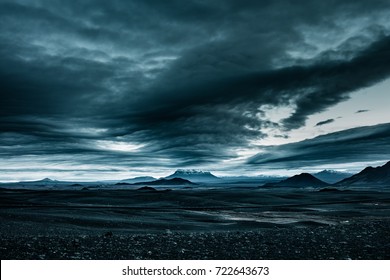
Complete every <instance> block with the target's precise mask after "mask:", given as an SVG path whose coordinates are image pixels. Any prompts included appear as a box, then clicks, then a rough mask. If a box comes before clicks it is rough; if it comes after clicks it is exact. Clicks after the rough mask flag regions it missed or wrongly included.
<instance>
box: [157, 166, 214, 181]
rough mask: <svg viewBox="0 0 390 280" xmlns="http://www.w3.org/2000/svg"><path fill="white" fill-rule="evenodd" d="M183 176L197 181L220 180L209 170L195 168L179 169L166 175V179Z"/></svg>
mask: <svg viewBox="0 0 390 280" xmlns="http://www.w3.org/2000/svg"><path fill="white" fill-rule="evenodd" d="M173 178H181V179H185V180H189V181H191V182H196V183H207V182H216V181H218V180H220V178H218V177H217V176H214V175H213V174H211V173H210V172H208V171H201V170H193V169H178V170H176V171H175V173H173V174H171V175H169V176H167V177H165V179H173Z"/></svg>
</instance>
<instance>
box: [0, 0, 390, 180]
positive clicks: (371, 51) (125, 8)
mask: <svg viewBox="0 0 390 280" xmlns="http://www.w3.org/2000/svg"><path fill="white" fill-rule="evenodd" d="M0 83H1V90H0V181H14V180H33V179H40V178H43V177H51V178H53V179H67V180H71V179H72V180H73V179H78V180H96V179H114V178H115V179H121V178H126V177H133V176H138V175H153V176H157V177H158V176H164V175H168V174H169V173H171V172H172V171H174V170H175V169H177V168H196V169H202V170H210V171H212V172H214V173H215V174H217V175H235V174H236V175H244V174H248V175H259V174H293V173H295V172H298V171H302V170H305V171H315V170H320V169H323V168H331V169H338V170H348V171H358V170H360V169H362V168H363V167H365V166H366V165H380V164H382V163H384V162H386V161H388V160H390V152H389V151H390V149H389V148H390V146H389V145H390V113H389V110H388V104H390V93H389V89H390V2H389V1H388V0H384V1H377V0H367V1H358V0H353V1H352V0H351V1H340V0H339V1H286V0H283V1H278V0H272V1H255V0H253V1H249V0H248V1H246V0H241V1H233V0H232V1H227V0H223V1H222V0H220V1H219V0H207V1H202V0H198V1H179V0H177V1H159V0H155V1H153V0H150V1H145V0H144V1H125V0H123V1H122V0H112V1H103V0H81V1H59V0H36V1H33V0H25V1H24V0H12V1H4V0H0ZM305 139H306V140H305Z"/></svg>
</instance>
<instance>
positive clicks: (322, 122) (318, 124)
mask: <svg viewBox="0 0 390 280" xmlns="http://www.w3.org/2000/svg"><path fill="white" fill-rule="evenodd" d="M332 122H334V119H327V120H326V121H321V122H318V123H316V125H315V126H321V125H325V124H329V123H332Z"/></svg>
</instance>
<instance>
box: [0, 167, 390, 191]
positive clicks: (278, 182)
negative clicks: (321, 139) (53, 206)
mask: <svg viewBox="0 0 390 280" xmlns="http://www.w3.org/2000/svg"><path fill="white" fill-rule="evenodd" d="M348 175H350V174H348V173H343V172H337V171H330V170H324V171H321V172H318V173H314V174H313V175H312V174H309V173H301V174H299V175H295V176H292V177H290V178H286V179H284V178H283V179H281V177H279V179H277V178H276V177H227V178H218V177H217V176H215V175H213V174H212V173H211V172H208V171H199V170H185V169H179V170H177V171H176V172H174V173H173V174H171V175H169V176H167V177H165V178H160V179H155V178H154V177H150V176H143V177H135V178H130V179H124V180H121V181H118V180H116V181H115V180H113V181H97V182H67V181H57V180H52V179H49V178H45V179H43V180H39V181H25V182H18V183H1V185H2V186H9V187H13V188H15V187H22V188H30V187H34V188H35V187H39V188H60V187H62V188H65V187H66V188H67V187H80V186H88V187H89V186H91V187H92V186H94V187H109V186H112V185H156V186H157V185H197V184H203V183H206V184H209V183H218V184H219V185H221V186H223V185H229V184H233V185H234V184H244V183H248V182H250V183H256V182H257V184H261V183H263V186H264V187H326V186H334V187H349V186H351V187H355V186H360V187H367V188H370V187H383V186H390V161H389V162H387V163H386V164H384V165H383V166H379V167H371V166H370V167H366V168H365V169H363V170H362V171H361V172H359V173H357V174H355V175H352V176H349V177H347V176H348ZM345 177H347V178H345ZM338 178H342V179H341V181H338V182H336V181H337V179H338ZM260 179H262V180H264V181H261V180H260ZM321 179H322V180H321ZM237 180H238V181H237ZM239 181H242V183H240V182H239Z"/></svg>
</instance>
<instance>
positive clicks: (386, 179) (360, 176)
mask: <svg viewBox="0 0 390 280" xmlns="http://www.w3.org/2000/svg"><path fill="white" fill-rule="evenodd" d="M336 185H340V186H356V185H382V186H390V161H389V162H387V163H386V164H384V165H383V166H378V167H372V166H368V167H366V168H364V169H363V170H362V171H360V172H359V173H357V174H355V175H353V176H351V177H349V178H346V179H344V180H342V181H340V182H339V183H337V184H336Z"/></svg>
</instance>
